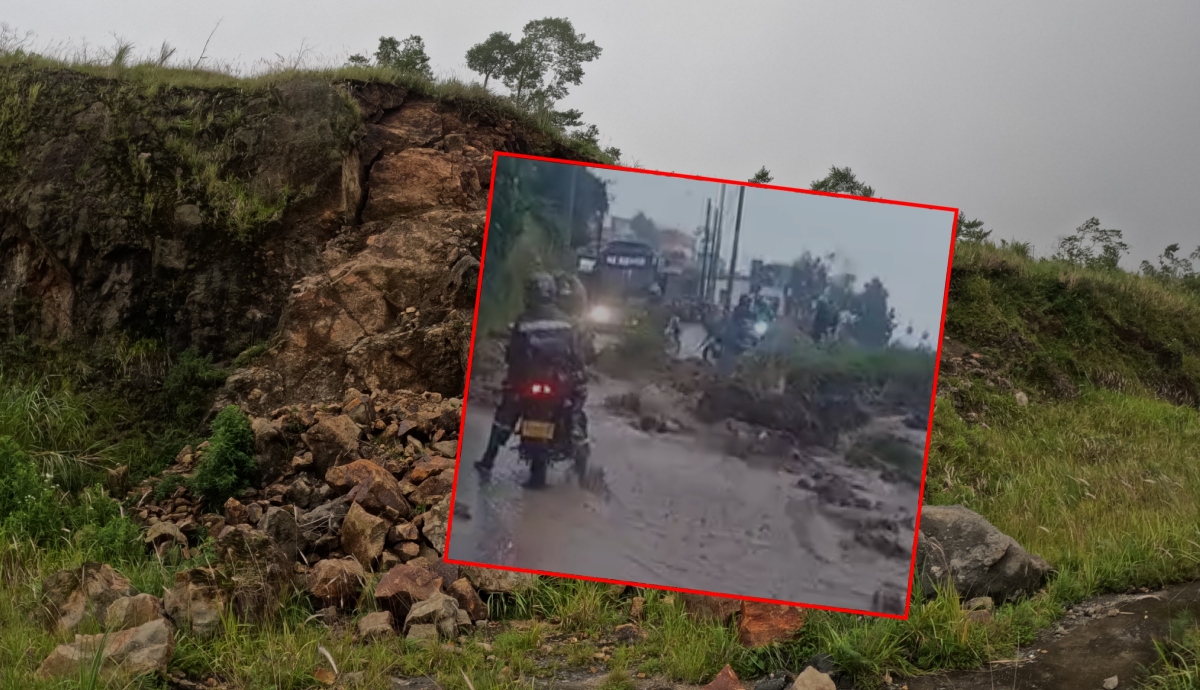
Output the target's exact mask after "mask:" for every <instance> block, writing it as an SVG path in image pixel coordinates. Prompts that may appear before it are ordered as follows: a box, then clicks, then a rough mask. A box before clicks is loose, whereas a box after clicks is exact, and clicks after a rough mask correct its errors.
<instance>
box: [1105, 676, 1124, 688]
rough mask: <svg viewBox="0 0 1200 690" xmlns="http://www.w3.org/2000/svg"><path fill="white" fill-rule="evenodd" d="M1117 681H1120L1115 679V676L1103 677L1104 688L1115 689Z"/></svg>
mask: <svg viewBox="0 0 1200 690" xmlns="http://www.w3.org/2000/svg"><path fill="white" fill-rule="evenodd" d="M1119 682H1120V681H1119V680H1118V679H1117V677H1116V676H1112V677H1110V678H1105V679H1104V690H1116V688H1117V684H1118V683H1119Z"/></svg>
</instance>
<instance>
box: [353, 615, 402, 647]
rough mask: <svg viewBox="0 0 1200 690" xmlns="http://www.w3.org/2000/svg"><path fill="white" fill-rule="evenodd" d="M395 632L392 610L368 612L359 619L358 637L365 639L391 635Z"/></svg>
mask: <svg viewBox="0 0 1200 690" xmlns="http://www.w3.org/2000/svg"><path fill="white" fill-rule="evenodd" d="M395 632H396V631H395V630H394V629H393V628H392V613H391V611H376V612H375V613H368V614H367V615H365V616H363V617H362V619H361V620H359V621H358V637H359V639H361V640H364V641H366V640H375V639H380V638H384V637H391V636H392V635H394V634H395Z"/></svg>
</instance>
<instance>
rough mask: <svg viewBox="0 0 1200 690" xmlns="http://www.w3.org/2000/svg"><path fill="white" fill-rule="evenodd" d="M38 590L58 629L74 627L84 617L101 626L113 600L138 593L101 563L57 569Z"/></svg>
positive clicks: (77, 625) (127, 581)
mask: <svg viewBox="0 0 1200 690" xmlns="http://www.w3.org/2000/svg"><path fill="white" fill-rule="evenodd" d="M42 592H43V593H44V597H45V601H46V604H47V608H48V609H49V611H50V613H51V615H52V616H53V618H54V619H55V627H56V628H57V629H58V630H59V631H60V632H71V631H74V630H75V629H76V628H78V627H79V624H80V623H82V622H83V621H84V620H85V619H91V620H94V621H95V622H96V623H98V624H100V625H101V626H103V625H105V623H106V614H107V612H108V607H109V606H110V605H111V604H112V603H113V602H114V601H116V600H118V599H121V598H123V597H131V596H134V595H135V594H137V593H138V592H137V590H136V589H134V587H133V585H132V584H131V583H130V582H129V580H128V579H126V578H125V577H124V576H122V575H121V574H120V573H118V572H117V571H115V570H113V569H112V567H111V566H109V565H108V564H101V563H84V564H83V565H82V566H80V567H79V568H72V569H69V570H59V571H57V572H55V573H53V574H52V575H50V577H48V578H46V580H45V582H43V583H42Z"/></svg>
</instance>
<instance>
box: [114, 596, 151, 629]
mask: <svg viewBox="0 0 1200 690" xmlns="http://www.w3.org/2000/svg"><path fill="white" fill-rule="evenodd" d="M162 617H163V605H162V601H161V600H160V599H159V598H158V597H156V596H154V595H152V594H137V595H135V596H132V597H123V598H121V599H117V600H116V601H114V602H113V603H112V604H110V605H109V607H108V613H107V616H106V619H105V625H106V627H107V628H108V629H109V630H128V629H129V628H136V627H138V626H139V625H144V624H146V623H149V622H150V621H155V620H158V619H159V618H162Z"/></svg>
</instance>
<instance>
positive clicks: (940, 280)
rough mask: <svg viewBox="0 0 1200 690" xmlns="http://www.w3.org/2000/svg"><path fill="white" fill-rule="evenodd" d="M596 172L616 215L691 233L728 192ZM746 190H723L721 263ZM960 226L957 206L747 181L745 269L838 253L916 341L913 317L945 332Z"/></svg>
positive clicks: (740, 261)
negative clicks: (755, 263)
mask: <svg viewBox="0 0 1200 690" xmlns="http://www.w3.org/2000/svg"><path fill="white" fill-rule="evenodd" d="M564 167H566V166H564ZM590 170H591V172H592V173H593V174H594V175H595V176H596V177H599V178H600V179H602V180H605V181H606V182H607V183H608V193H609V196H610V202H609V213H610V214H612V215H613V216H616V217H619V218H633V217H634V216H635V215H637V214H638V213H643V214H645V215H646V216H647V217H649V218H650V219H651V220H653V221H654V224H655V225H656V226H657V227H659V228H673V229H677V230H682V231H684V232H689V233H690V232H694V231H695V230H696V229H697V228H701V227H703V226H704V215H705V208H704V202H705V200H706V199H712V201H713V208H714V211H715V209H716V205H717V198H718V195H719V194H720V189H721V185H720V184H717V183H715V182H704V181H698V180H688V179H681V178H676V177H667V176H663V175H652V174H646V173H638V172H624V171H615V170H605V169H600V168H590ZM739 189H741V187H740V186H737V185H729V186H728V187H727V188H726V192H725V223H724V230H723V231H722V232H723V238H722V239H723V241H722V243H721V244H722V246H721V258H722V260H723V261H728V260H729V258H730V250H731V248H732V246H733V234H734V225H735V222H736V218H737V197H738V190H739ZM953 229H954V215H953V213H951V212H949V211H942V210H934V209H924V208H914V207H909V206H900V205H896V204H882V203H872V202H867V201H859V200H855V199H840V198H835V197H825V196H818V195H815V194H803V193H798V192H789V191H782V190H774V189H760V188H754V187H747V188H746V195H745V198H744V200H743V203H742V225H741V237H740V240H739V242H738V257H737V267H738V270H739V272H745V271H747V270H748V269H749V266H750V262H751V260H753V259H762V260H764V261H766V262H767V263H782V264H789V265H790V264H791V263H792V262H793V261H795V260H796V259H797V258H799V257H800V255H801V254H803V253H804V252H806V251H807V252H811V253H812V254H813V255H815V256H826V255H828V254H830V253H834V254H836V255H837V259H836V260H835V261H834V262H833V263H832V266H833V267H834V268H835V269H836V270H837V271H838V272H839V273H851V274H854V275H855V276H856V277H857V279H858V280H857V283H858V284H859V286H860V287H861V285H862V283H864V282H866V281H868V280H870V279H872V278H879V279H880V280H881V281H883V284H884V285H885V286H886V287H887V290H888V304H889V305H890V306H892V307H893V308H895V310H896V323H897V324H898V329H897V337H898V338H900V339H901V340H902V341H905V342H908V341H912V342H915V340H914V338H909V337H906V336H905V335H904V328H905V327H906V326H907V325H909V324H910V323H911V325H912V326H913V328H914V330H915V332H916V336H919V334H920V333H921V332H922V331H929V332H930V333H933V334H934V335H935V336H936V334H937V333H938V331H939V326H940V323H941V318H942V306H943V301H944V296H945V289H946V269H947V264H948V262H949V259H950V238H951V235H952V234H953ZM914 337H915V336H914Z"/></svg>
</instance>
